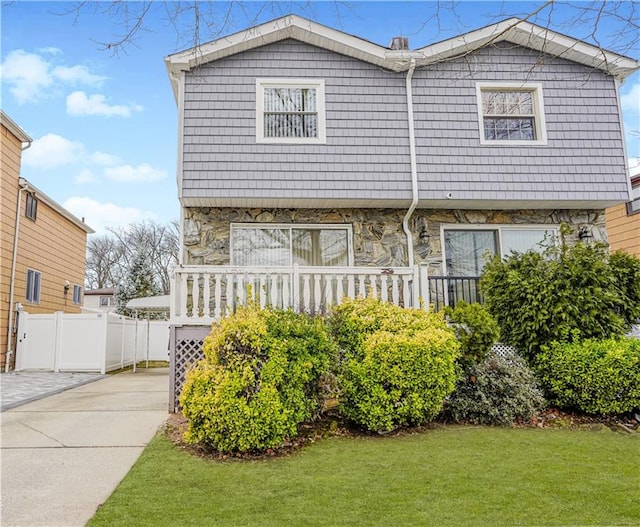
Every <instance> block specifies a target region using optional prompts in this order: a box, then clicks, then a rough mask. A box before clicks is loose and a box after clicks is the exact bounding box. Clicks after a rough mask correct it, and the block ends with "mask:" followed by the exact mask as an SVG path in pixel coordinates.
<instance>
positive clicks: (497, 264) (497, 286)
mask: <svg viewBox="0 0 640 527" xmlns="http://www.w3.org/2000/svg"><path fill="white" fill-rule="evenodd" d="M636 265H637V258H633V257H628V258H624V259H623V258H622V257H619V256H616V257H610V256H609V253H608V252H607V249H606V247H604V246H603V245H600V244H585V243H582V242H580V243H577V244H576V245H574V246H571V247H568V246H566V245H564V244H559V245H557V246H552V247H549V248H547V249H546V250H545V251H544V252H542V253H537V252H533V251H530V252H527V253H523V254H518V253H514V254H513V255H511V256H509V257H507V258H505V259H502V258H500V257H498V256H496V257H494V258H493V259H492V260H491V261H489V263H488V264H487V265H486V266H485V269H484V272H483V275H482V277H481V280H480V286H481V288H482V291H483V294H484V297H485V302H486V306H487V309H488V310H489V312H490V313H491V314H492V315H493V316H494V317H495V318H496V320H497V322H498V325H499V326H500V335H501V339H502V340H503V341H504V342H506V343H508V344H511V345H513V346H515V347H516V348H517V349H518V350H519V351H520V352H521V353H523V354H524V355H525V356H526V357H527V358H528V359H529V360H533V359H534V357H535V356H536V355H537V354H538V353H539V351H540V349H541V347H542V346H544V345H546V344H549V343H551V342H553V341H570V340H573V339H576V338H577V339H586V338H597V339H603V338H609V337H613V336H620V335H623V334H624V333H626V332H627V331H628V330H629V328H630V324H631V318H633V316H635V315H634V314H635V313H637V311H638V309H640V293H638V289H637V288H638V287H640V281H637V277H636V278H634V280H636V281H635V282H631V283H630V282H626V281H625V279H624V275H625V273H627V272H628V273H630V274H633V276H636V275H635V269H636ZM625 284H626V285H625ZM629 284H631V285H629Z"/></svg>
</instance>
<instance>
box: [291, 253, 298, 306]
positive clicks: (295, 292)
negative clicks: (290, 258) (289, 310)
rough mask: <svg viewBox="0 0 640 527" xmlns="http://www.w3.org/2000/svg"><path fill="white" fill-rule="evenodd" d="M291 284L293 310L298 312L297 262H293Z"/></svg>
mask: <svg viewBox="0 0 640 527" xmlns="http://www.w3.org/2000/svg"><path fill="white" fill-rule="evenodd" d="M292 280H293V284H292V286H291V289H292V297H293V310H294V311H295V312H296V313H299V312H300V269H299V266H298V264H297V263H295V264H293V278H292Z"/></svg>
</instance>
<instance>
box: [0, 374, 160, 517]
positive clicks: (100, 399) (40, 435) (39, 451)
mask: <svg viewBox="0 0 640 527" xmlns="http://www.w3.org/2000/svg"><path fill="white" fill-rule="evenodd" d="M168 394H169V376H168V368H158V369H150V370H144V369H142V370H140V369H138V371H137V372H136V373H135V374H133V373H131V372H125V373H120V374H117V375H113V376H108V377H106V378H104V379H101V380H98V381H95V382H92V383H90V384H85V385H83V386H80V387H77V388H73V389H71V390H68V391H65V392H63V393H59V394H56V395H52V396H50V397H46V398H44V399H41V400H38V401H35V402H32V403H28V404H25V405H22V406H20V407H18V408H14V409H12V410H8V411H5V412H3V413H2V414H0V441H1V450H0V452H1V455H2V458H1V481H0V482H1V485H2V487H1V488H2V492H1V516H0V518H1V521H0V524H1V525H2V526H4V527H9V526H12V527H13V526H16V527H23V526H24V527H32V526H48V527H55V526H60V527H73V526H82V525H85V524H86V522H87V521H88V520H89V519H90V518H91V517H92V516H93V514H94V513H95V511H96V509H97V507H98V506H99V505H100V504H102V503H104V501H105V500H106V499H107V498H108V497H109V496H110V495H111V493H112V492H113V490H114V489H115V487H116V486H117V485H118V483H119V482H120V481H121V480H122V478H123V477H124V476H125V475H126V474H127V472H128V471H129V469H130V468H131V466H132V465H133V464H134V462H135V461H136V460H137V459H138V457H139V456H140V454H141V453H142V450H143V449H144V447H145V446H146V445H147V443H148V442H149V441H150V440H151V438H152V437H153V436H154V434H155V432H156V431H157V429H158V427H159V426H160V425H161V424H162V423H163V422H164V421H165V420H166V419H167V407H168Z"/></svg>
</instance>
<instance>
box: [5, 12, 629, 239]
mask: <svg viewBox="0 0 640 527" xmlns="http://www.w3.org/2000/svg"><path fill="white" fill-rule="evenodd" d="M73 5H74V3H66V2H12V3H9V4H8V5H3V7H2V53H1V55H0V61H1V68H2V69H1V73H0V74H1V76H2V108H3V110H4V111H5V112H6V113H7V114H8V115H9V116H10V117H11V118H12V119H13V120H14V121H16V123H17V124H18V125H20V126H21V127H22V128H23V129H24V130H25V131H26V132H27V133H28V134H29V135H30V136H31V137H32V138H33V139H34V143H33V145H32V147H31V148H30V149H29V150H27V151H25V153H24V157H23V168H22V175H23V176H24V177H26V178H27V179H28V180H30V181H31V182H32V183H33V184H34V185H36V186H37V187H39V188H40V189H41V190H42V191H44V192H45V193H46V194H48V195H49V196H51V197H52V198H53V199H55V200H56V201H58V202H59V203H61V204H63V205H64V206H65V207H67V208H68V209H69V210H70V211H71V212H73V213H74V214H76V215H77V216H79V217H84V218H85V219H86V222H87V223H88V224H89V225H90V226H92V227H93V228H94V229H96V230H97V231H98V232H104V229H105V227H107V226H118V225H125V224H127V223H129V222H131V221H139V220H143V219H148V220H154V221H158V222H161V223H165V222H168V221H170V220H173V219H177V218H178V213H179V205H178V201H177V197H176V196H177V193H176V184H175V173H176V137H177V125H176V118H177V110H176V104H175V101H174V98H173V93H172V91H171V87H170V84H169V80H168V76H167V73H166V70H165V66H164V62H163V58H164V57H165V56H166V55H168V54H171V53H173V52H176V51H179V50H182V49H185V48H188V47H190V46H189V41H188V40H187V39H186V38H181V36H180V35H178V34H177V33H176V30H175V29H174V27H173V26H172V24H170V23H169V21H168V20H167V8H166V6H165V5H164V3H163V2H156V3H155V4H154V5H153V6H152V8H151V10H150V12H149V15H148V17H147V18H146V19H145V30H144V31H143V32H141V33H140V34H138V37H137V38H136V40H135V41H134V42H133V44H131V45H128V46H126V48H125V49H124V50H121V51H120V52H119V53H117V54H115V55H114V53H113V52H112V51H109V50H105V49H103V46H102V45H101V43H102V42H106V41H110V40H112V39H113V38H114V35H117V34H121V33H122V26H121V25H120V24H119V23H118V20H117V19H113V18H110V17H109V16H106V15H105V14H103V13H101V12H100V9H101V4H90V9H89V10H85V11H83V12H81V13H80V15H79V16H78V17H74V16H73V15H68V14H67V15H65V14H63V13H64V12H65V11H67V10H68V9H69V8H70V7H71V6H73ZM171 5H176V4H172V3H169V6H171ZM209 5H212V6H213V9H214V13H219V14H216V21H217V29H216V30H215V31H217V32H218V33H222V34H226V33H233V32H235V31H238V30H240V29H243V28H246V27H249V26H251V25H254V24H255V23H260V22H264V21H266V20H270V19H272V18H277V17H279V16H282V15H284V14H287V13H289V12H295V13H297V14H300V15H301V16H305V17H307V18H312V19H314V20H316V21H317V22H320V23H322V24H325V25H328V26H332V27H335V28H337V29H340V30H342V31H345V32H347V33H351V34H354V35H358V36H360V37H363V38H366V39H368V40H371V41H373V42H375V43H378V44H381V45H387V44H388V43H389V41H390V40H391V37H393V36H396V35H406V36H408V37H409V39H410V46H411V47H412V48H417V47H421V46H424V45H427V44H430V43H433V42H437V41H439V40H442V39H444V38H448V37H450V36H453V35H455V34H459V33H462V32H466V31H470V30H472V29H476V28H478V27H482V26H484V25H487V24H490V23H493V22H496V21H498V20H501V19H503V18H506V17H507V16H511V15H516V16H517V15H525V14H527V13H531V12H533V11H534V10H535V9H536V8H538V7H539V6H540V5H542V4H541V3H539V2H527V3H521V2H455V5H456V8H455V11H452V9H451V5H452V3H450V2H441V4H440V12H439V17H438V19H436V18H434V15H435V14H436V7H437V4H436V3H435V2H349V3H348V4H343V3H341V2H311V3H309V2H300V3H296V2H268V3H266V4H265V3H264V2H243V3H236V4H234V6H232V9H231V11H230V15H228V12H229V11H228V4H224V3H213V4H209ZM209 5H208V6H209ZM574 5H578V6H580V5H582V6H585V5H588V3H582V4H581V3H577V4H574ZM208 6H207V7H208ZM91 7H93V8H94V9H91ZM575 14H576V13H575V12H571V11H570V10H569V9H568V8H562V7H559V6H555V7H554V11H553V12H552V13H551V16H552V17H553V18H552V20H553V25H552V29H555V30H557V31H560V32H562V33H565V34H569V35H571V36H574V37H577V38H584V39H587V40H588V39H589V38H591V37H590V34H591V30H592V28H591V26H590V24H589V23H588V22H587V21H585V20H584V18H583V21H581V22H578V23H576V22H575V20H574V19H573V18H572V17H573V16H574V15H575ZM548 16H549V9H545V10H543V11H541V12H540V14H539V15H538V19H537V20H535V19H532V20H531V21H532V22H534V23H536V22H537V23H546V20H547V19H548ZM589 16H592V15H589ZM178 22H179V23H184V24H185V26H184V27H187V25H188V24H189V22H190V21H189V20H187V19H186V17H185V19H183V20H179V21H178ZM218 33H215V32H214V33H211V34H209V35H203V40H204V41H206V40H209V39H213V38H215V37H216V36H218ZM187 34H190V33H189V31H188V30H185V31H184V32H183V33H182V34H181V35H182V37H184V36H185V35H187ZM207 37H208V38H207ZM596 37H597V38H598V39H599V40H600V43H601V44H602V45H603V46H604V47H607V48H609V49H613V50H615V51H621V47H622V46H625V45H626V44H627V43H628V42H629V40H630V39H629V38H620V36H619V27H618V26H616V25H614V24H610V25H606V26H602V27H601V31H600V32H599V33H598V34H597V35H596ZM623 51H624V52H625V54H627V55H628V56H631V57H633V58H635V59H640V49H639V48H638V47H637V44H636V46H635V47H634V48H631V49H627V48H626V47H625V48H624V49H623ZM621 94H622V104H623V112H624V118H625V128H626V130H627V149H628V156H629V157H630V158H633V160H632V164H633V165H635V164H638V159H636V158H640V137H639V136H638V131H639V130H640V74H639V73H635V74H634V75H632V76H631V77H629V78H628V79H627V80H626V81H625V83H624V85H623V86H622V89H621ZM630 132H631V133H630ZM633 132H636V133H635V135H634V134H633Z"/></svg>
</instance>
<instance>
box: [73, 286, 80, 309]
mask: <svg viewBox="0 0 640 527" xmlns="http://www.w3.org/2000/svg"><path fill="white" fill-rule="evenodd" d="M80 302H82V286H79V285H75V284H74V286H73V303H74V304H80Z"/></svg>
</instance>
